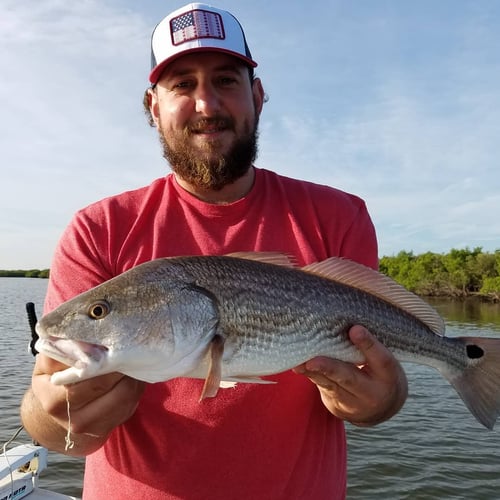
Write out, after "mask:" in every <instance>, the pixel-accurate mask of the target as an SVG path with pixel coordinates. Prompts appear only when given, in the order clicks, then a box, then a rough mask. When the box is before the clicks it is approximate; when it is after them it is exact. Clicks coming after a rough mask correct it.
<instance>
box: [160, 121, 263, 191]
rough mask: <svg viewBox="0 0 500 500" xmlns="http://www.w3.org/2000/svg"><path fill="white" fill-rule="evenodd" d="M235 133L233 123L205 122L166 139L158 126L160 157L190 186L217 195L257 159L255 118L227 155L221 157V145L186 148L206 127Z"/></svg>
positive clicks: (256, 122) (212, 142) (214, 142)
mask: <svg viewBox="0 0 500 500" xmlns="http://www.w3.org/2000/svg"><path fill="white" fill-rule="evenodd" d="M210 126H212V127H217V128H219V129H221V130H233V131H235V125H234V120H232V119H231V118H225V117H214V118H204V119H202V120H199V121H197V122H196V123H195V124H193V125H188V126H186V127H184V129H183V130H182V131H181V132H180V133H179V134H178V135H177V136H176V137H172V136H171V137H169V140H168V141H167V137H166V133H165V132H164V130H163V127H162V126H161V123H159V124H158V132H159V136H160V143H161V146H162V149H163V157H164V158H165V159H166V160H167V161H168V162H169V164H170V166H171V167H172V170H173V171H174V172H175V173H176V174H177V175H178V176H179V177H181V178H182V179H183V180H185V181H186V182H188V183H189V184H191V185H193V186H196V187H198V188H200V189H203V190H210V191H220V190H221V189H222V188H223V187H224V186H227V185H229V184H232V183H233V182H235V181H236V180H238V179H239V178H240V177H242V176H243V175H245V174H246V173H247V172H248V170H249V168H250V167H251V166H252V164H253V162H254V160H255V158H256V157H257V138H258V131H257V128H258V116H255V119H254V124H253V127H251V126H250V125H247V126H246V127H245V129H246V130H245V131H243V132H242V133H240V134H238V135H237V137H236V139H235V140H234V141H233V143H232V144H231V146H230V148H229V150H228V151H227V152H226V153H221V152H220V148H221V141H219V140H212V141H207V142H206V143H205V144H204V145H203V147H202V148H201V150H200V149H198V148H197V149H194V148H193V147H192V146H191V145H190V144H189V138H190V136H192V135H195V134H196V133H197V131H202V130H203V129H204V128H205V127H210Z"/></svg>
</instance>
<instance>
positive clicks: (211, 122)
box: [186, 116, 234, 133]
mask: <svg viewBox="0 0 500 500" xmlns="http://www.w3.org/2000/svg"><path fill="white" fill-rule="evenodd" d="M209 128H212V129H213V128H215V129H219V130H225V129H230V130H234V120H233V119H232V118H230V117H228V116H213V117H210V118H200V119H199V120H196V121H195V122H193V123H191V124H189V125H188V126H187V127H186V132H188V133H196V132H202V131H204V130H206V129H209Z"/></svg>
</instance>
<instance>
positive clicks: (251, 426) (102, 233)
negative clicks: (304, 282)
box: [45, 169, 377, 500]
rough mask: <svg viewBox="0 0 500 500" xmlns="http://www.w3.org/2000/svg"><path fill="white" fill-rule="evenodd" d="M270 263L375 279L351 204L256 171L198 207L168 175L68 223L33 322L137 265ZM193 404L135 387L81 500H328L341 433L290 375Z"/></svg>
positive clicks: (367, 233)
mask: <svg viewBox="0 0 500 500" xmlns="http://www.w3.org/2000/svg"><path fill="white" fill-rule="evenodd" d="M248 250H255V251H280V252H283V253H286V254H288V255H293V256H295V257H296V259H297V261H298V262H299V264H301V265H305V264H307V263H311V262H314V261H318V260H323V259H325V258H327V257H330V256H343V257H346V258H350V259H352V260H355V261H358V262H361V263H363V264H365V265H368V266H371V267H374V268H376V267H377V243H376V237H375V231H374V228H373V224H372V222H371V220H370V217H369V215H368V213H367V210H366V207H365V204H364V202H363V201H362V200H361V199H359V198H358V197H356V196H353V195H350V194H347V193H344V192H342V191H339V190H335V189H333V188H329V187H326V186H320V185H316V184H312V183H307V182H304V181H297V180H293V179H289V178H286V177H283V176H279V175H277V174H275V173H272V172H269V171H266V170H262V169H256V177H255V183H254V186H253V188H252V190H251V191H250V193H249V194H248V195H247V196H246V197H244V198H243V199H241V200H238V201H236V202H234V203H231V204H228V205H212V204H208V203H205V202H203V201H200V200H198V199H197V198H195V197H193V196H192V195H190V194H189V193H187V192H186V191H184V190H183V189H182V188H181V187H180V186H179V185H178V184H177V182H176V180H175V177H174V176H173V175H169V176H167V177H165V178H161V179H158V180H156V181H154V182H153V183H152V184H151V185H150V186H147V187H144V188H141V189H138V190H135V191H130V192H126V193H123V194H120V195H117V196H113V197H110V198H107V199H105V200H102V201H100V202H98V203H95V204H93V205H90V206H89V207H87V208H85V209H83V210H81V211H79V212H78V213H77V214H76V215H75V217H74V218H73V220H72V222H71V223H70V225H69V226H68V228H67V229H66V231H65V233H64V234H63V236H62V238H61V240H60V242H59V245H58V247H57V249H56V252H55V256H54V261H53V264H52V266H51V273H50V283H49V289H48V293H47V298H46V303H45V312H47V311H49V310H52V309H53V308H55V307H56V306H57V305H58V304H60V303H61V302H63V301H65V300H68V299H69V298H71V297H73V296H74V295H76V294H78V293H80V292H82V291H85V290H88V289H89V288H91V287H92V286H95V285H97V284H99V283H102V282H103V281H105V280H107V279H109V278H111V277H113V276H116V275H118V274H120V273H122V272H124V271H126V270H127V269H130V268H132V267H134V266H136V265H138V264H140V263H142V262H146V261H149V260H151V259H155V258H159V257H168V256H176V255H221V254H227V253H231V252H238V251H248ZM269 378H270V379H273V380H276V381H278V383H277V384H272V385H257V384H244V383H240V384H238V385H237V386H236V388H234V389H221V390H220V391H219V393H218V395H217V396H216V397H215V398H212V399H206V400H204V401H202V402H198V398H199V395H200V393H201V388H202V385H203V381H201V380H193V379H184V378H179V379H174V380H170V381H168V382H162V383H157V384H149V385H148V386H147V388H146V390H145V393H144V395H143V397H142V399H141V401H140V404H139V406H138V408H137V411H136V412H135V414H134V415H133V417H132V418H130V419H129V420H128V421H127V422H126V423H125V424H123V425H121V426H119V427H118V428H116V429H115V430H114V431H113V432H112V434H111V435H110V437H109V439H108V441H107V442H106V444H105V445H104V446H103V447H102V448H101V449H100V450H98V451H97V452H95V453H93V454H92V455H90V456H88V457H87V463H86V471H85V480H84V492H83V496H84V499H87V500H99V499H103V500H104V499H105V500H111V499H117V500H125V499H128V498H141V499H143V500H146V499H152V500H153V499H154V500H158V499H187V500H197V499H200V500H211V499H216V500H229V499H238V500H255V499H259V500H265V499H269V500H279V499H283V500H285V499H286V500H293V499H315V500H322V499H328V500H332V499H340V498H344V497H345V489H346V441H345V433H344V426H343V423H342V422H341V421H340V420H338V419H337V418H335V417H333V416H332V415H331V414H330V413H329V412H328V411H327V410H326V408H325V407H324V406H323V404H322V403H321V400H320V397H319V393H318V390H317V388H316V387H315V386H314V384H312V383H311V382H310V381H309V380H308V379H306V378H305V377H303V376H301V375H297V374H295V373H293V372H292V371H289V372H286V373H283V374H280V375H276V376H272V377H269Z"/></svg>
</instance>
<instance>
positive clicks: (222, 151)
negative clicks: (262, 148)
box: [151, 52, 263, 190]
mask: <svg viewBox="0 0 500 500" xmlns="http://www.w3.org/2000/svg"><path fill="white" fill-rule="evenodd" d="M262 103H263V90H262V85H261V83H260V81H259V80H258V79H256V80H255V81H254V82H253V84H252V82H251V81H250V78H249V74H248V68H247V67H246V66H245V65H244V64H242V63H241V62H239V61H238V59H236V58H235V57H232V56H229V55H226V54H221V53H217V52H202V53H196V54H190V55H186V56H182V57H180V58H179V59H177V60H175V61H173V62H172V63H171V64H170V65H169V66H168V67H167V68H166V70H165V71H164V73H163V74H162V76H161V78H160V80H159V81H158V84H157V86H156V90H155V91H151V112H152V116H153V118H154V120H155V123H156V126H157V128H158V131H159V133H160V140H161V142H162V145H163V150H164V156H165V158H166V159H167V160H168V161H169V163H170V165H171V166H172V169H173V170H174V172H175V173H176V174H177V175H179V176H180V177H181V178H182V179H184V180H185V181H187V182H189V183H190V184H192V185H194V186H196V187H199V188H202V189H209V190H218V189H221V188H222V187H224V186H225V185H227V184H230V183H232V182H234V181H235V180H236V179H238V178H239V177H241V176H242V175H243V174H245V173H246V172H247V171H248V169H249V168H250V166H251V164H252V162H253V160H254V159H255V156H256V154H257V124H258V118H259V115H260V112H261V110H262Z"/></svg>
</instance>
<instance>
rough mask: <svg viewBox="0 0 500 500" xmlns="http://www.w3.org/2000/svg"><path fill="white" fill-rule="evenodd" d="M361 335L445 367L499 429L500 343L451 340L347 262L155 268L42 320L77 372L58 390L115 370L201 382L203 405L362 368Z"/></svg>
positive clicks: (423, 309) (256, 260) (236, 259)
mask: <svg viewBox="0 0 500 500" xmlns="http://www.w3.org/2000/svg"><path fill="white" fill-rule="evenodd" d="M352 325H363V326H365V327H366V328H367V329H368V330H369V331H370V332H372V333H373V334H374V335H375V336H376V337H377V338H378V340H379V341H380V342H382V343H383V344H384V345H385V346H386V347H387V348H388V349H389V350H391V352H392V353H393V354H394V355H395V357H396V358H397V359H398V360H400V361H409V362H414V363H420V364H425V365H429V366H432V367H434V368H435V369H437V370H438V371H439V372H440V373H441V374H442V375H443V376H444V377H445V378H446V379H447V380H448V381H449V382H450V384H452V386H453V387H454V388H455V389H456V391H457V392H458V394H459V395H460V397H461V398H462V399H463V401H464V402H465V404H466V406H467V407H468V409H469V410H470V411H471V413H472V414H473V415H474V416H475V417H476V419H477V420H478V421H479V422H480V423H482V424H483V425H484V426H486V427H487V428H490V429H492V428H493V426H494V424H495V421H496V419H497V417H498V414H499V411H500V339H494V338H481V337H455V338H453V337H445V336H444V331H445V324H444V321H443V319H442V318H441V317H440V316H439V314H438V313H437V312H436V311H435V310H434V309H433V308H431V307H430V306H429V305H428V304H427V303H426V302H425V301H423V300H422V299H420V298H419V297H417V296H416V295H414V294H412V293H410V292H409V291H407V290H406V289H405V288H403V287H402V286H400V285H398V284H397V283H395V282H394V281H393V280H391V279H390V278H388V277H387V276H384V275H383V274H381V273H378V272H377V271H374V270H372V269H369V268H367V267H364V266H362V265H360V264H357V263H354V262H352V261H349V260H345V259H341V258H329V259H327V260H325V261H323V262H319V263H315V264H311V265H308V266H305V267H303V268H299V267H297V266H295V265H294V264H293V263H292V262H291V261H290V259H288V258H287V257H286V256H283V255H281V254H275V253H262V254H259V253H245V254H232V255H228V256H195V257H176V258H163V259H157V260H153V261H150V262H146V263H144V264H141V265H139V266H137V267H134V268H133V269H130V270H129V271H126V272H124V273H123V274H121V275H119V276H116V277H115V278H112V279H110V280H109V281H106V282H104V283H102V284H100V285H98V286H96V287H95V288H93V289H91V290H89V291H87V292H84V293H82V294H80V295H78V296H76V297H74V298H72V299H71V300H69V301H67V302H65V303H63V304H61V305H60V306H59V307H57V308H56V309H55V310H53V311H52V312H49V313H48V314H46V315H45V316H43V317H42V318H41V319H40V321H39V322H38V324H37V327H36V330H37V332H38V335H39V336H40V339H39V340H38V342H37V344H36V349H37V350H38V351H39V352H41V353H43V354H45V355H47V356H50V357H52V358H54V359H56V360H59V361H61V362H62V363H65V364H66V365H68V366H69V368H68V369H66V370H63V371H61V372H57V373H54V374H53V375H52V378H51V380H52V382H53V383H54V384H70V383H73V382H78V381H81V380H85V379H87V378H90V377H94V376H96V375H101V374H105V373H109V372H115V371H116V372H121V373H124V374H126V375H129V376H131V377H134V378H136V379H139V380H144V381H146V382H159V381H165V380H169V379H172V378H175V377H194V378H201V379H204V380H205V384H204V387H203V391H202V394H201V399H203V398H205V397H213V396H215V395H216V394H217V391H218V389H219V387H220V386H224V385H227V384H231V383H233V384H234V383H235V382H255V383H270V381H269V380H263V379H261V378H260V377H262V376H266V375H272V374H276V373H280V372H283V371H286V370H289V369H291V368H293V367H296V366H298V365H300V364H302V363H304V362H305V361H307V360H309V359H311V358H313V357H315V356H328V357H331V358H336V359H340V360H343V361H348V362H352V363H356V364H362V363H363V362H364V359H363V356H362V355H361V353H360V351H359V350H357V349H356V348H355V347H354V345H353V344H352V343H351V342H350V341H349V337H348V330H349V328H350V327H351V326H352ZM271 383H272V382H271Z"/></svg>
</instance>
